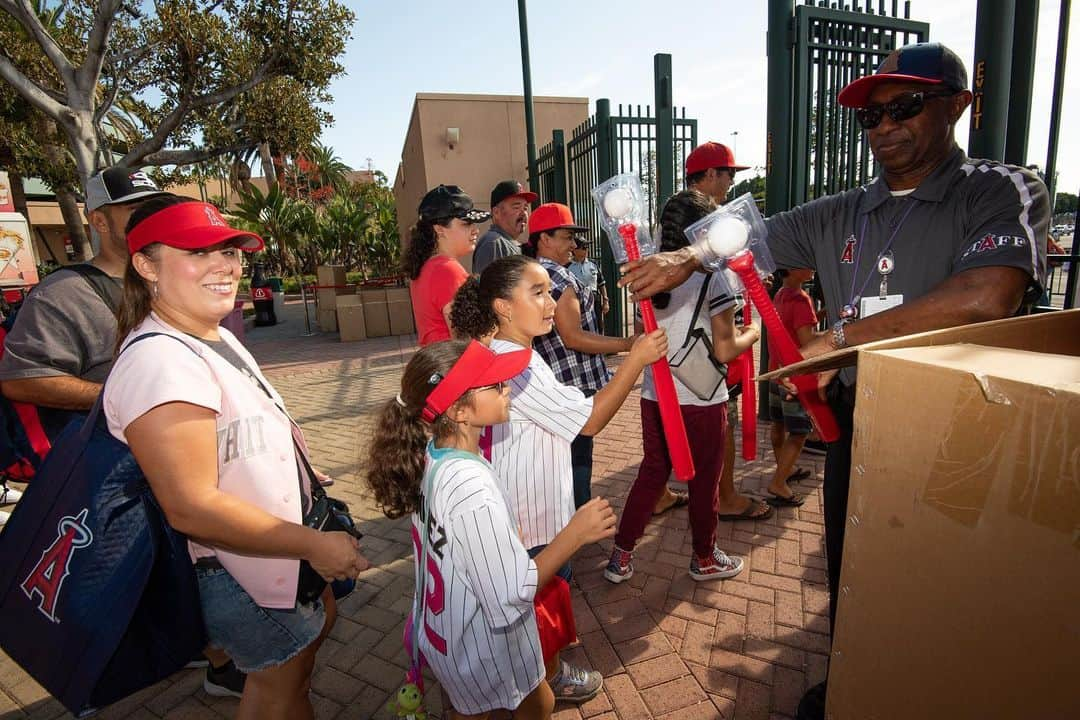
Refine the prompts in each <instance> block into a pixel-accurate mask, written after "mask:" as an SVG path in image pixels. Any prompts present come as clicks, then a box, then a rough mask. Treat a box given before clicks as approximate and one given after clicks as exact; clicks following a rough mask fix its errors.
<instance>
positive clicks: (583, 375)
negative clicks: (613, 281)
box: [533, 258, 608, 392]
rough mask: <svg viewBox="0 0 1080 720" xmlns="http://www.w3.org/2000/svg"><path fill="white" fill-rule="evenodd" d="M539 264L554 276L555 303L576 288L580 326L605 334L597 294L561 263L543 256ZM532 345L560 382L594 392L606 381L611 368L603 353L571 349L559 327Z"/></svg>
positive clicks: (552, 295) (552, 281)
mask: <svg viewBox="0 0 1080 720" xmlns="http://www.w3.org/2000/svg"><path fill="white" fill-rule="evenodd" d="M540 264H541V265H543V267H544V269H545V270H547V273H548V276H549V277H550V278H551V297H553V298H554V299H555V302H559V298H560V297H562V294H563V293H564V292H566V290H568V289H569V290H573V291H574V293H575V294H576V295H577V299H578V302H579V303H581V329H582V330H584V331H585V332H590V333H595V334H597V335H602V334H603V332H602V331H601V330H600V326H599V324H598V323H597V320H596V309H595V308H596V295H594V294H593V293H591V292H589V291H588V290H587V289H586V288H585V286H584V285H582V284H581V281H580V280H578V279H577V278H576V277H575V276H574V274H573V273H572V272H570V271H569V270H567V269H566V268H564V267H563V266H562V265H559V264H557V263H555V262H552V261H551V260H548V259H547V258H540ZM533 347H534V348H536V350H537V351H538V352H539V353H540V355H541V356H543V358H544V360H545V361H547V364H548V365H549V366H550V367H551V371H552V372H553V373H555V377H556V378H558V379H559V380H560V381H561V382H564V383H567V384H569V385H573V386H574V387H576V388H580V389H582V390H592V391H593V392H596V391H597V390H599V389H600V388H602V387H604V385H606V384H607V381H608V370H607V365H606V364H604V356H603V355H591V354H589V353H583V352H579V351H577V350H571V349H570V348H568V347H566V345H564V344H563V341H562V338H561V337H559V331H558V330H555V329H554V328H552V330H551V332H549V333H548V334H547V335H541V336H540V337H538V338H536V339H535V340H533Z"/></svg>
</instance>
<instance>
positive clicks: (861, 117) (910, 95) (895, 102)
mask: <svg viewBox="0 0 1080 720" xmlns="http://www.w3.org/2000/svg"><path fill="white" fill-rule="evenodd" d="M955 94H956V93H955V92H954V91H952V90H939V91H937V92H927V91H924V92H905V93H900V94H899V95H897V96H896V97H894V98H893V99H892V100H890V101H889V102H887V103H875V104H873V105H867V106H866V107H861V108H856V109H855V119H856V120H858V121H859V125H861V126H862V129H863V130H872V129H873V128H876V127H877V126H878V125H880V124H881V118H882V117H883V116H884V115H886V114H887V115H888V116H889V117H890V118H892V119H893V121H894V122H901V121H903V120H910V119H911V118H913V117H915V116H916V115H918V114H919V113H921V112H922V111H923V108H924V107H926V100H927V99H928V98H935V97H951V96H953V95H955Z"/></svg>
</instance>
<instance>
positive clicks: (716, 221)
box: [686, 193, 776, 291]
mask: <svg viewBox="0 0 1080 720" xmlns="http://www.w3.org/2000/svg"><path fill="white" fill-rule="evenodd" d="M686 237H687V239H689V240H690V244H691V245H693V246H694V249H695V250H697V251H698V252H699V253H700V256H701V258H702V265H704V266H705V268H706V269H707V270H710V271H714V272H715V271H718V270H725V269H727V264H728V260H730V259H731V258H733V257H736V256H738V255H741V254H742V253H744V252H746V251H747V250H749V251H750V252H752V253H753V255H754V269H755V270H756V271H757V273H758V276H759V277H765V276H766V275H769V274H771V273H773V272H774V271H775V270H776V263H775V262H774V261H773V259H772V254H771V253H770V252H769V246H768V245H767V244H766V242H765V241H766V238H767V237H768V231H767V230H766V229H765V221H764V220H763V219H762V217H761V213H759V212H758V209H757V204H756V203H755V202H754V198H753V196H752V195H751V194H750V193H747V194H745V195H740V196H739V197H737V198H736V199H734V200H732V201H731V202H730V203H728V204H727V205H724V206H723V207H720V208H717V209H716V210H714V211H713V212H711V213H709V214H708V215H706V216H705V217H703V218H702V219H701V220H698V221H697V222H696V223H694V224H693V225H691V226H690V227H688V228H686ZM725 275H726V276H727V278H728V280H729V281H730V282H731V284H732V286H733V287H734V288H735V290H736V291H739V290H741V289H742V286H743V283H742V281H741V280H739V279H738V276H737V275H736V274H735V273H733V272H727V273H725Z"/></svg>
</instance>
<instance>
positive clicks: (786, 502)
mask: <svg viewBox="0 0 1080 720" xmlns="http://www.w3.org/2000/svg"><path fill="white" fill-rule="evenodd" d="M765 502H767V503H769V504H770V505H772V506H773V507H799V506H801V505H802V504H803V503H804V502H806V498H804V497H803V496H802V495H799V494H798V493H792V495H791V497H784V496H783V495H777V494H775V493H769V497H767V498H765Z"/></svg>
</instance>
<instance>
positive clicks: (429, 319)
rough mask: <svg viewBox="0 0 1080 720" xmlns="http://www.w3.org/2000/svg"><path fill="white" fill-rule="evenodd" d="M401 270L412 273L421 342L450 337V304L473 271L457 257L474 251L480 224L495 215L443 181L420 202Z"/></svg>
mask: <svg viewBox="0 0 1080 720" xmlns="http://www.w3.org/2000/svg"><path fill="white" fill-rule="evenodd" d="M418 214H419V216H420V217H419V218H418V219H417V221H416V225H414V226H413V229H412V232H411V233H410V238H409V247H408V248H407V249H406V250H405V257H404V258H402V263H401V265H402V269H403V270H404V272H405V274H406V275H408V276H409V280H410V281H411V282H410V284H409V295H410V296H411V297H412V307H413V317H414V318H415V319H416V336H417V338H419V342H420V346H421V347H423V346H424V345H429V344H431V343H433V342H438V341H440V340H449V339H450V305H451V303H452V302H453V300H454V293H456V292H457V290H458V288H459V287H461V284H462V283H464V282H465V279H466V278H467V277H469V273H468V272H467V271H466V270H465V268H464V267H462V266H461V263H460V262H459V261H458V258H462V257H465V256H466V255H470V254H471V253H472V251H473V250H474V249H475V248H476V238H477V236H478V235H479V234H480V231H479V229H478V228H477V226H476V224H477V223H481V222H484V221H486V220H487V219H488V218H490V217H491V214H490V213H488V212H484V211H482V210H476V209H474V208H473V201H472V198H470V197H469V196H468V195H466V194H465V193H464V192H463V191H462V189H461V188H459V187H458V186H457V185H440V186H438V187H437V188H435V189H433V190H430V191H429V192H428V194H427V195H425V196H424V199H423V200H421V201H420V207H419V209H418Z"/></svg>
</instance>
